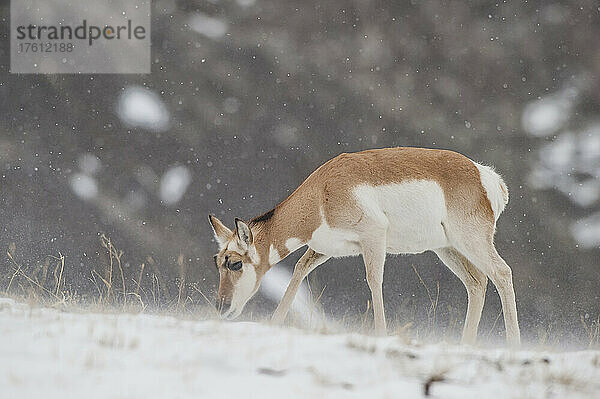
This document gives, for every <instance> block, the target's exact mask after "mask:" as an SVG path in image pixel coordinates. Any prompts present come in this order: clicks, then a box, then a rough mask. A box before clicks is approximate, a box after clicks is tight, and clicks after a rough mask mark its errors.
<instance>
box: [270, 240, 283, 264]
mask: <svg viewBox="0 0 600 399" xmlns="http://www.w3.org/2000/svg"><path fill="white" fill-rule="evenodd" d="M280 260H281V256H280V255H279V251H277V248H275V247H274V246H273V244H271V246H270V247H269V264H270V265H274V264H275V263H277V262H279V261H280Z"/></svg>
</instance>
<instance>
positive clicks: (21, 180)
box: [0, 0, 600, 345]
mask: <svg viewBox="0 0 600 399" xmlns="http://www.w3.org/2000/svg"><path fill="white" fill-rule="evenodd" d="M0 11H1V13H2V14H1V15H2V17H1V32H0V33H1V34H2V41H1V43H0V55H1V57H2V58H1V60H2V62H1V65H0V249H1V254H0V259H1V261H0V290H2V291H6V290H7V287H8V284H9V282H10V279H11V276H13V274H14V262H13V261H11V260H10V259H9V257H8V255H7V251H9V252H10V253H11V255H12V257H13V259H14V261H15V262H16V263H18V264H20V265H21V267H22V268H23V269H24V270H26V271H27V273H28V275H30V276H32V278H33V279H35V280H36V281H39V282H40V284H41V285H44V286H45V287H47V288H48V289H49V290H51V289H52V287H55V280H54V277H53V273H52V272H51V271H50V272H49V271H48V270H53V269H54V267H55V266H54V265H55V259H54V258H52V256H58V254H59V253H60V254H62V255H64V256H65V265H64V280H63V284H64V288H65V290H68V291H70V292H71V293H77V295H78V296H80V297H82V298H83V299H84V300H85V299H86V298H87V299H90V298H94V297H97V295H98V292H97V291H98V289H97V286H96V285H95V284H94V282H93V280H94V279H93V276H94V275H93V273H92V270H97V271H98V272H99V274H102V273H103V271H104V270H105V265H106V263H107V255H106V250H105V249H104V248H102V246H101V239H100V237H101V234H102V233H104V234H106V236H108V237H110V238H111V240H112V242H113V243H114V244H115V246H116V247H117V248H118V249H120V250H123V252H124V253H123V255H122V261H123V267H124V270H123V272H124V277H125V280H126V283H127V286H128V287H135V281H137V280H138V275H139V273H140V266H141V265H142V264H144V265H145V269H144V271H143V276H142V280H141V291H140V293H141V295H142V297H143V300H144V301H145V302H146V303H148V304H150V308H153V307H158V308H161V307H168V306H170V305H171V304H172V303H173V302H174V301H177V298H178V297H181V296H183V297H186V298H187V297H189V301H191V302H190V303H196V304H202V303H204V299H203V298H202V297H201V294H199V291H202V292H203V293H204V294H205V295H206V296H207V297H209V298H212V297H213V296H214V292H215V288H216V284H217V273H216V270H215V268H214V265H213V262H212V255H213V254H214V252H215V251H216V244H215V243H214V241H213V239H212V233H211V230H210V228H209V225H208V223H207V218H206V217H207V215H208V214H209V213H214V214H216V215H217V216H218V217H220V218H221V219H222V220H223V221H224V222H226V223H227V224H229V225H231V224H232V223H233V219H234V217H240V218H243V219H249V218H251V217H253V216H256V215H258V214H260V213H262V212H264V211H267V210H269V209H271V208H272V207H274V206H275V205H276V204H277V203H278V202H279V201H281V200H282V199H284V198H285V197H286V196H287V195H289V194H290V193H291V192H292V191H293V190H294V189H295V188H296V187H297V186H298V185H299V184H300V183H301V182H302V181H303V179H304V178H305V177H306V176H308V175H309V174H310V172H312V171H313V170H314V169H315V168H316V167H318V166H319V165H320V164H321V163H323V162H325V161H326V160H328V159H329V158H331V157H334V156H335V155H337V154H339V153H341V152H348V151H358V150H362V149H367V148H374V147H386V146H422V147H435V148H447V149H452V150H456V151H459V152H461V153H463V154H465V155H467V156H469V157H471V158H472V159H474V160H477V161H479V162H482V163H487V164H492V165H494V166H495V167H496V169H497V170H498V171H499V172H500V173H501V174H502V175H503V176H504V178H505V180H506V182H507V184H508V187H509V190H510V202H509V204H508V207H507V209H506V211H505V213H504V214H503V215H502V217H501V218H500V220H499V222H498V232H497V235H496V242H497V246H498V248H499V251H500V253H501V254H502V255H503V257H504V258H505V259H506V261H507V262H508V263H509V264H510V265H511V266H512V268H513V273H514V279H515V289H516V294H517V306H518V309H519V312H520V315H519V316H520V322H521V325H522V331H523V335H524V337H525V339H528V340H530V341H534V342H539V341H540V340H545V339H552V340H558V341H559V342H561V343H562V344H565V345H584V344H585V343H586V342H587V341H586V331H585V328H584V322H585V323H586V324H588V325H591V324H592V323H593V322H594V320H597V318H598V316H599V312H600V300H599V295H600V250H599V247H600V180H599V174H600V82H599V76H598V72H599V71H600V40H598V38H600V8H599V5H598V3H597V2H596V1H588V0H582V1H567V2H558V1H556V2H549V1H527V2H521V1H518V2H517V1H514V2H489V1H471V2H446V1H412V2H404V1H311V0H308V1H302V2H283V1H267V0H237V1H190V0H177V1H175V0H155V1H153V8H152V37H151V38H152V73H151V74H149V75H81V76H73V75H13V74H10V73H9V64H10V63H9V39H8V37H9V36H8V35H9V3H8V1H4V2H2V5H0ZM298 256H299V254H294V255H292V256H291V257H290V258H288V259H287V260H286V261H284V262H283V263H282V265H280V266H277V267H281V268H289V269H291V268H292V267H293V263H294V261H295V259H297V257H298ZM412 265H414V266H415V267H416V268H417V270H418V271H419V273H420V275H421V277H422V278H423V281H424V283H425V284H426V285H428V287H429V289H430V290H431V292H432V294H435V292H436V284H437V283H438V282H439V290H440V294H439V304H438V315H437V321H436V323H435V326H436V327H437V328H439V330H440V331H445V330H449V331H450V330H452V331H455V334H454V335H456V336H458V334H459V330H460V325H461V323H462V318H463V315H464V311H465V307H466V293H465V290H464V288H463V286H462V285H461V283H460V281H459V280H458V279H457V278H455V277H454V276H453V275H452V274H451V273H450V272H449V271H448V270H447V269H446V268H445V267H443V265H441V263H440V262H439V261H438V260H437V259H436V257H435V256H434V255H432V254H423V255H418V256H398V257H390V258H388V262H387V264H386V273H385V283H384V295H385V298H386V312H387V315H388V317H389V318H390V319H391V320H392V321H393V320H395V319H396V320H397V323H399V324H402V323H404V322H407V321H411V320H414V321H415V323H416V324H417V327H419V326H421V327H423V326H426V325H427V324H426V323H427V321H426V319H427V310H428V307H429V298H428V296H427V293H426V291H425V288H424V287H423V284H421V282H420V281H419V279H418V277H417V275H416V273H415V272H414V270H413V268H412V267H411V266H412ZM182 279H183V280H184V281H185V284H184V285H183V286H181V285H180V281H181V280H182ZM156 281H159V282H160V290H159V291H158V296H159V297H158V298H154V299H152V298H151V294H150V292H156V290H153V288H152V287H153V284H156ZM310 281H311V287H312V290H313V291H314V292H315V293H316V294H315V295H317V294H318V293H320V292H321V291H322V292H323V294H322V297H321V298H320V302H321V304H322V307H323V309H324V312H325V314H327V315H332V316H334V317H336V318H340V319H341V318H345V319H346V320H360V318H361V317H362V314H363V313H364V312H365V310H366V306H367V300H368V299H369V291H368V288H367V285H366V283H365V281H364V270H363V267H362V260H361V259H360V258H346V259H338V260H332V261H330V262H328V263H327V264H325V265H324V266H322V267H321V268H320V269H319V270H317V271H315V272H314V273H313V275H311V277H310ZM30 285H31V284H30V283H28V281H27V280H26V279H24V278H23V277H21V276H17V278H16V281H13V283H12V286H11V293H12V292H18V291H19V290H21V291H23V292H25V293H26V292H27V290H28V287H29V286H30ZM117 285H118V284H115V286H117ZM180 286H181V287H183V288H182V289H181V290H180V289H179V287H180ZM115 289H120V288H115ZM127 289H130V288H127ZM274 307H275V303H274V302H273V301H271V300H269V299H267V298H265V297H263V296H261V295H260V294H259V295H258V296H257V298H256V299H254V300H253V301H252V302H251V304H250V309H249V310H247V311H246V313H245V315H246V317H250V316H249V314H250V313H251V311H252V310H253V309H254V312H255V314H256V313H259V314H260V313H262V314H268V313H269V312H271V311H272V310H273V309H274ZM499 311H500V304H499V299H498V297H497V294H496V292H495V290H494V289H493V286H491V285H490V287H489V289H488V295H487V301H486V307H485V309H484V318H483V320H482V327H481V331H482V333H483V334H484V335H485V334H490V336H491V337H493V338H495V337H500V338H501V337H502V335H501V334H502V333H503V325H502V324H503V323H502V319H501V318H500V319H499V320H498V321H496V320H497V316H498V312H499ZM582 318H583V320H584V322H582ZM455 319H458V321H459V325H458V327H457V326H455V325H454V324H453V320H455ZM452 331H450V332H451V333H452ZM548 337H550V338H548Z"/></svg>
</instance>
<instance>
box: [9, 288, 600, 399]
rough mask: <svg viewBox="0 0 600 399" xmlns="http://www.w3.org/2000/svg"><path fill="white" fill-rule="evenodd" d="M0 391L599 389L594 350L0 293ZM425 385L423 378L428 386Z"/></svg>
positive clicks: (264, 393) (451, 394)
mask: <svg viewBox="0 0 600 399" xmlns="http://www.w3.org/2000/svg"><path fill="white" fill-rule="evenodd" d="M0 337H1V339H0V359H2V362H0V387H2V388H1V391H0V397H1V398H3V399H5V398H6V399H12V398H19V399H20V398H47V399H50V398H61V399H64V398H102V399H107V398H127V399H134V398H144V399H148V398H161V399H162V398H232V397H239V398H250V397H257V398H278V399H279V398H282V397H298V398H300V397H311V398H321V397H327V398H338V397H339V398H342V397H343V398H346V397H353V398H366V397H373V398H398V397H403V398H410V397H421V396H423V395H424V394H425V389H426V386H427V385H429V392H428V393H429V395H430V396H431V397H438V398H469V397H473V398H475V397H477V398H482V397H504V398H509V397H528V398H533V397H549V396H555V397H569V398H576V397H594V396H595V397H598V395H599V394H600V352H598V351H584V352H571V353H541V352H525V351H523V352H517V353H511V352H509V351H507V350H504V349H495V350H475V349H469V348H464V347H457V346H446V345H434V346H407V345H405V344H403V343H402V342H401V341H400V340H399V339H398V338H395V337H385V338H373V337H366V336H362V335H356V334H341V335H324V334H317V333H314V332H307V331H302V330H296V329H289V328H276V327H273V326H269V325H263V324H256V323H223V322H218V321H199V322H191V321H183V320H178V319H176V318H172V317H159V316H149V315H143V314H142V315H127V314H118V315H115V314H89V313H85V314H81V313H64V312H60V311H57V310H52V309H37V308H30V307H28V306H27V305H23V304H18V303H15V302H14V301H12V300H9V299H0ZM428 382H429V384H428Z"/></svg>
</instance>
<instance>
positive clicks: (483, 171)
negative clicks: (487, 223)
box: [473, 162, 508, 220]
mask: <svg viewBox="0 0 600 399" xmlns="http://www.w3.org/2000/svg"><path fill="white" fill-rule="evenodd" d="M473 163H474V164H475V166H477V169H479V176H480V178H481V185H482V186H483V188H484V189H485V192H486V194H487V197H488V200H489V201H490V204H491V205H492V211H494V220H498V218H499V217H500V214H501V213H502V211H503V210H504V207H505V206H506V204H507V203H508V189H507V188H506V184H504V180H502V177H500V175H499V174H498V173H496V172H495V171H494V169H492V168H491V167H489V166H485V165H480V164H478V163H477V162H473Z"/></svg>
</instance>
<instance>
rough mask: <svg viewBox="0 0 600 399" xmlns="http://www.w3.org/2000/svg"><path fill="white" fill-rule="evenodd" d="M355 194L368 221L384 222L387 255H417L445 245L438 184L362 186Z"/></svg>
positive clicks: (443, 211) (443, 212)
mask: <svg viewBox="0 0 600 399" xmlns="http://www.w3.org/2000/svg"><path fill="white" fill-rule="evenodd" d="M354 194H355V196H356V198H357V201H358V203H359V204H360V206H361V208H362V209H363V212H364V214H365V216H367V218H370V219H372V220H373V222H374V223H387V234H386V248H387V252H389V253H394V254H399V253H420V252H424V251H427V250H430V249H436V248H441V247H445V246H447V245H448V240H447V238H446V234H445V232H444V228H443V226H442V222H443V221H445V220H446V215H447V211H446V201H445V198H444V192H443V191H442V188H441V187H440V186H439V184H438V183H437V182H435V181H430V180H413V181H408V182H403V183H397V184H388V185H382V186H368V185H361V186H357V187H356V188H355V189H354Z"/></svg>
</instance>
